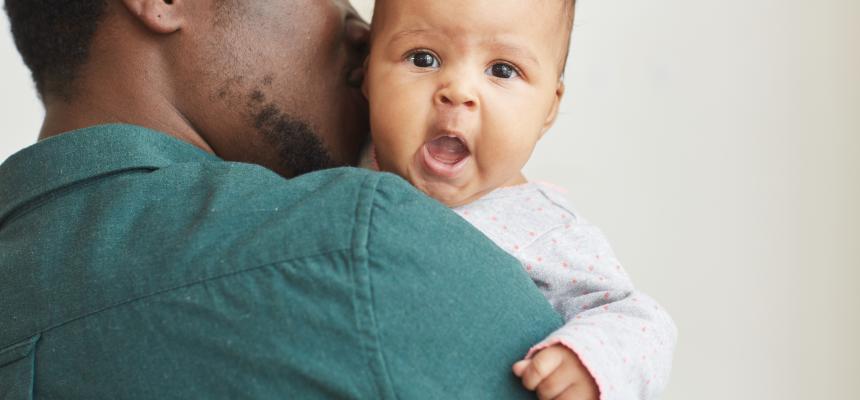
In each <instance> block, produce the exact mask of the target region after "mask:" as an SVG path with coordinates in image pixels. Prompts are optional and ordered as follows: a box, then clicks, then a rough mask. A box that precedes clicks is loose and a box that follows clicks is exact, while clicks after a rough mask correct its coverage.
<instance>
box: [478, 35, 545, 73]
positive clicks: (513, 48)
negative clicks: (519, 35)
mask: <svg viewBox="0 0 860 400" xmlns="http://www.w3.org/2000/svg"><path fill="white" fill-rule="evenodd" d="M485 45H486V46H488V47H489V48H491V49H493V50H494V51H496V52H500V53H505V54H513V55H514V56H516V57H517V58H520V59H525V60H529V61H531V62H533V63H534V64H535V65H536V66H538V67H540V61H539V60H538V58H537V57H536V56H535V55H534V53H532V52H531V51H529V49H527V48H525V47H522V46H517V45H514V44H509V43H505V42H500V41H498V40H488V41H486V42H485Z"/></svg>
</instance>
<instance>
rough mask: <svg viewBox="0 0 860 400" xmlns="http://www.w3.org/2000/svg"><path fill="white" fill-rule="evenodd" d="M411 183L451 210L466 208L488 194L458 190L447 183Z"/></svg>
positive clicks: (470, 189)
mask: <svg viewBox="0 0 860 400" xmlns="http://www.w3.org/2000/svg"><path fill="white" fill-rule="evenodd" d="M411 183H412V185H413V186H415V187H417V188H418V189H419V190H421V191H422V192H424V193H425V194H426V195H428V196H430V197H432V198H434V199H436V200H437V201H439V202H440V203H442V204H444V205H446V206H447V207H450V208H457V207H461V206H465V205H466V204H469V203H471V202H473V201H475V200H478V199H480V198H481V197H483V196H484V195H485V194H486V193H483V192H479V191H477V190H475V189H472V188H458V187H455V186H453V185H450V184H448V183H445V182H411Z"/></svg>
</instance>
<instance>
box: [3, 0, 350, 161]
mask: <svg viewBox="0 0 860 400" xmlns="http://www.w3.org/2000/svg"><path fill="white" fill-rule="evenodd" d="M6 10H7V13H8V14H9V17H10V21H11V23H12V31H13V34H14V36H15V40H16V44H17V46H18V48H19V50H20V52H21V54H22V56H23V58H24V61H25V62H26V63H27V65H28V66H29V67H30V69H31V71H32V73H33V77H34V80H35V81H36V83H37V87H38V89H39V91H40V93H41V95H42V97H43V99H44V101H45V104H46V109H47V111H48V117H49V118H50V117H51V115H52V113H54V114H60V113H59V112H54V110H56V109H68V108H70V107H78V109H80V108H81V105H82V104H85V105H86V106H87V107H86V110H84V112H85V113H92V114H93V115H99V117H93V119H95V120H96V121H94V122H129V123H139V124H141V125H145V126H148V127H152V128H156V129H158V128H163V130H165V131H167V133H174V132H171V130H177V129H179V128H176V125H183V127H185V128H187V129H188V130H190V131H193V132H195V134H196V135H199V137H200V139H201V141H203V142H205V143H206V145H207V147H209V148H211V149H212V151H214V152H215V153H216V154H217V155H219V156H221V157H222V158H225V159H227V160H233V161H246V162H253V163H257V164H262V165H264V166H267V167H270V168H272V169H274V170H276V171H277V172H279V173H282V174H284V175H296V174H301V173H305V172H309V171H312V170H316V169H319V168H324V167H330V166H335V165H345V164H352V163H354V162H355V161H356V159H357V156H358V153H359V149H360V147H361V145H362V143H363V141H364V138H365V135H366V132H367V116H366V105H365V103H364V100H363V98H362V96H361V93H360V89H359V88H358V86H359V83H360V80H361V78H362V68H361V63H362V61H363V58H364V55H365V50H366V49H365V47H366V38H367V26H366V24H365V23H364V22H363V21H361V20H360V18H359V17H358V16H357V14H356V13H355V11H354V10H353V9H352V7H351V6H350V5H349V2H348V0H295V1H289V2H285V1H282V0H255V1H238V0H76V1H68V0H6ZM141 104H146V105H147V106H143V107H141ZM162 121H180V123H172V124H170V123H163V124H160V122H162Z"/></svg>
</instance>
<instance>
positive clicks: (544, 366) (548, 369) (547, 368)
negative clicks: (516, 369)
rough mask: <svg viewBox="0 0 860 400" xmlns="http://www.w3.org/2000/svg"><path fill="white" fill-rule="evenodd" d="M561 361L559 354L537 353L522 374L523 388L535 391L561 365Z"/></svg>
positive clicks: (550, 352) (552, 352)
mask: <svg viewBox="0 0 860 400" xmlns="http://www.w3.org/2000/svg"><path fill="white" fill-rule="evenodd" d="M562 360H563V358H562V354H561V353H559V352H555V351H540V352H538V353H537V355H535V356H534V358H532V359H531V361H530V362H529V364H528V366H527V367H526V369H525V371H524V372H523V375H522V379H523V386H524V387H525V388H526V389H528V390H535V388H537V387H538V385H540V383H541V382H542V381H543V380H544V379H546V377H548V376H549V375H550V374H552V373H553V371H555V370H556V368H558V366H559V365H561V362H562Z"/></svg>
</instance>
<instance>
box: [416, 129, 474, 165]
mask: <svg viewBox="0 0 860 400" xmlns="http://www.w3.org/2000/svg"><path fill="white" fill-rule="evenodd" d="M427 151H428V152H429V153H430V156H431V157H433V159H435V160H436V161H439V162H440V163H443V164H448V165H455V164H457V163H459V162H460V161H463V160H464V159H465V158H466V157H469V154H470V153H469V148H468V147H466V143H464V142H463V140H462V139H460V138H458V137H456V136H439V137H437V138H436V139H433V140H431V141H429V142H427Z"/></svg>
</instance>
